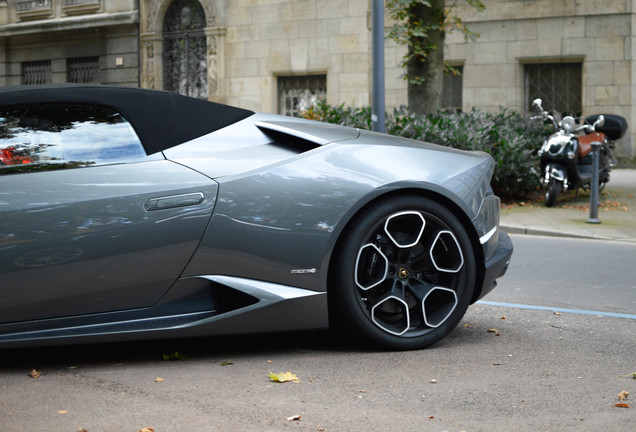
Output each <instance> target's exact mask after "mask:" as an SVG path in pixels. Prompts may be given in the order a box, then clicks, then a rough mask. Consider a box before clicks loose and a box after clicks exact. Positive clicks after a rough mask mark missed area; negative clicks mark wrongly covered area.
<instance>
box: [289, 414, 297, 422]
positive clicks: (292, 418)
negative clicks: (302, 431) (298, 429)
mask: <svg viewBox="0 0 636 432" xmlns="http://www.w3.org/2000/svg"><path fill="white" fill-rule="evenodd" d="M298 420H300V414H296V415H293V416H291V417H287V421H298Z"/></svg>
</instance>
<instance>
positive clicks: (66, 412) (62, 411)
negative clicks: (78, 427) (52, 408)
mask: <svg viewBox="0 0 636 432" xmlns="http://www.w3.org/2000/svg"><path fill="white" fill-rule="evenodd" d="M57 413H58V414H68V411H67V410H59V411H58V412H57Z"/></svg>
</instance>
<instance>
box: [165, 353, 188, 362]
mask: <svg viewBox="0 0 636 432" xmlns="http://www.w3.org/2000/svg"><path fill="white" fill-rule="evenodd" d="M163 359H164V360H185V356H184V355H183V354H179V352H178V351H177V352H174V353H172V354H164V355H163Z"/></svg>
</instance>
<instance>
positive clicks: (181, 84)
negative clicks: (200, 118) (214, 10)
mask: <svg viewBox="0 0 636 432" xmlns="http://www.w3.org/2000/svg"><path fill="white" fill-rule="evenodd" d="M205 26H206V20H205V12H204V10H203V8H202V7H201V4H200V3H199V2H198V1H197V0H175V1H173V2H172V3H171V4H170V6H169V7H168V11H167V12H166V18H165V21H164V25H163V83H164V84H163V85H164V89H166V90H168V91H172V92H175V93H179V94H182V95H186V96H193V97H198V98H202V99H207V98H208V67H207V48H206V45H207V43H206V37H205V32H204V31H203V29H204V28H205Z"/></svg>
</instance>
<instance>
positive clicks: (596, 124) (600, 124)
mask: <svg viewBox="0 0 636 432" xmlns="http://www.w3.org/2000/svg"><path fill="white" fill-rule="evenodd" d="M604 124H605V116H604V115H603V114H601V115H600V116H598V118H597V119H596V121H595V122H594V124H593V125H592V126H594V129H596V128H597V127H603V125H604Z"/></svg>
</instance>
